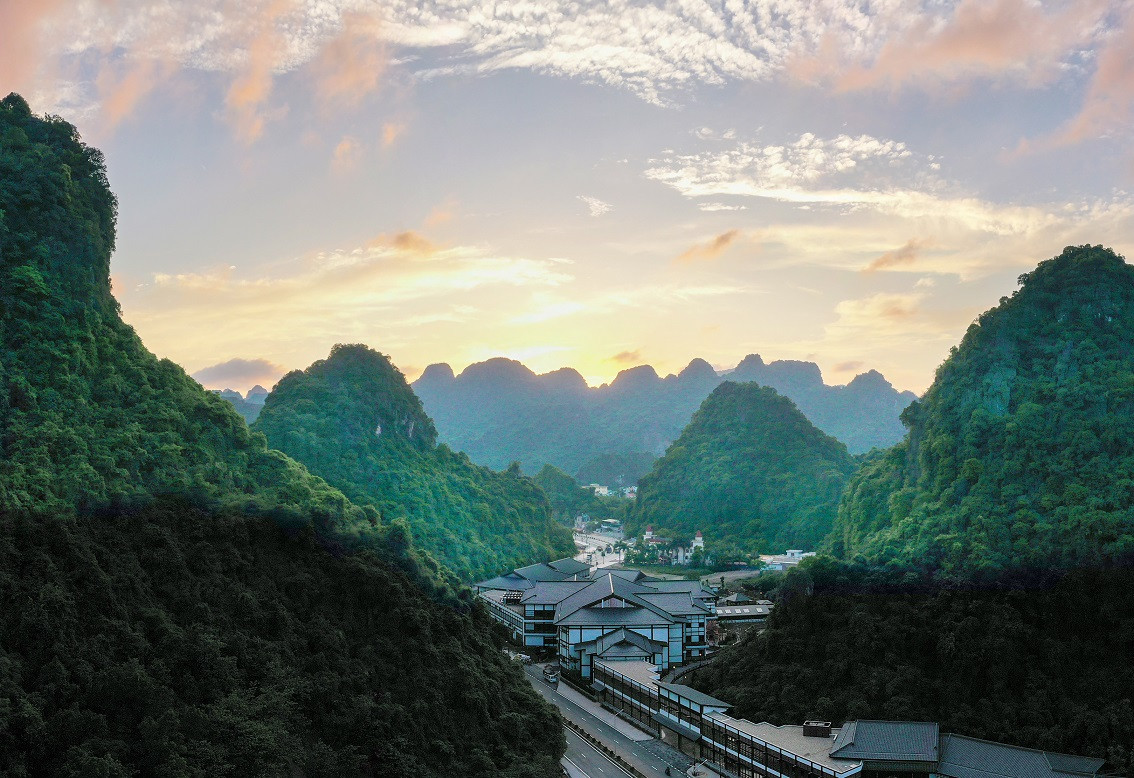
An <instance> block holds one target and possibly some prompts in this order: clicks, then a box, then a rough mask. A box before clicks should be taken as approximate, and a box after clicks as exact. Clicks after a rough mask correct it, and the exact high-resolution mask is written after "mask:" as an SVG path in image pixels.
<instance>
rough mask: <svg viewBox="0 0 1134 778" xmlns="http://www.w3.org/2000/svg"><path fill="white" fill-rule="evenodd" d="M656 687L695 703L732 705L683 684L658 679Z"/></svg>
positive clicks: (718, 706)
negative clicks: (663, 681) (662, 681)
mask: <svg viewBox="0 0 1134 778" xmlns="http://www.w3.org/2000/svg"><path fill="white" fill-rule="evenodd" d="M658 687H660V688H662V689H666V690H667V691H671V692H673V693H674V694H676V695H678V696H679V697H684V698H685V699H687V700H689V701H690V702H694V703H696V704H697V705H708V706H710V707H714V708H731V707H732V706H731V705H729V704H728V703H727V702H724V701H723V700H718V699H717V698H716V697H713V696H710V695H708V694H705V693H704V692H699V691H697V690H696V689H694V688H693V687H692V686H686V685H685V684H680V683H661V682H660V681H659V682H658Z"/></svg>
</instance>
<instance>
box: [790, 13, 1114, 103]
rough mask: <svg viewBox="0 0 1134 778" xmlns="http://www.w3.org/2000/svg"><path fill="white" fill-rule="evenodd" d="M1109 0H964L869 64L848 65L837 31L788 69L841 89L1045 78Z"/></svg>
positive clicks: (925, 20) (1084, 37)
mask: <svg viewBox="0 0 1134 778" xmlns="http://www.w3.org/2000/svg"><path fill="white" fill-rule="evenodd" d="M1106 9H1107V4H1106V2H1104V0H1082V1H1081V2H1074V3H1068V4H1067V5H1066V7H1065V9H1064V10H1062V11H1059V12H1054V13H1048V12H1046V11H1045V8H1044V7H1043V5H1042V4H1039V3H1033V2H1029V0H991V1H990V0H962V2H961V3H960V4H959V5H958V6H957V8H956V10H955V11H954V13H953V15H952V17H950V18H949V19H947V20H946V21H945V22H944V24H942V23H941V22H940V20H938V19H934V18H932V17H922V18H920V19H919V20H918V21H916V22H915V23H914V24H913V25H911V26H910V27H909V28H908V29H907V30H906V32H905V33H904V34H902V35H901V36H898V37H896V38H894V39H893V40H890V41H888V42H887V43H885V44H884V45H883V46H882V48H881V50H880V51H879V52H878V56H877V57H875V58H874V61H873V62H872V63H870V64H868V65H865V64H849V60H850V59H851V58H850V57H849V56H848V55H847V52H845V51H844V50H840V48H839V47H838V45H837V44H836V43H835V41H834V39H833V38H830V37H828V38H824V39H823V40H822V41H820V47H819V52H818V53H817V54H816V55H814V56H811V57H797V58H795V59H793V60H791V61H790V62H789V64H788V68H789V71H790V72H791V73H792V74H793V75H794V76H796V77H797V78H799V79H801V80H804V81H821V80H830V81H833V82H834V84H835V86H836V88H838V89H839V90H841V91H851V90H857V89H870V88H875V87H879V86H886V85H888V86H891V87H893V88H898V87H902V86H905V85H907V84H910V83H916V82H931V83H932V82H940V81H952V80H957V79H960V78H963V77H969V76H974V75H975V76H996V75H999V74H1001V73H1007V72H1017V73H1022V74H1024V75H1025V76H1026V77H1027V79H1028V80H1030V81H1032V82H1035V83H1043V82H1046V81H1049V80H1051V79H1052V78H1054V77H1055V76H1056V75H1057V74H1058V73H1059V65H1060V62H1061V61H1062V59H1063V57H1064V56H1065V55H1066V54H1068V53H1069V52H1071V51H1072V50H1074V49H1075V48H1077V47H1079V46H1081V45H1083V44H1085V43H1086V42H1088V41H1089V40H1090V39H1091V37H1092V35H1093V34H1094V31H1095V29H1096V28H1097V25H1098V24H1099V22H1100V21H1101V20H1102V19H1103V17H1104V14H1105V13H1106Z"/></svg>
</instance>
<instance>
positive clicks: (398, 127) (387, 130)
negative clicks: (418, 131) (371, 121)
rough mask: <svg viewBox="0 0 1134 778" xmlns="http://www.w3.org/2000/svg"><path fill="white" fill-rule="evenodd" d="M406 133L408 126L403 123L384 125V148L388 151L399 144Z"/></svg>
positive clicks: (387, 123)
mask: <svg viewBox="0 0 1134 778" xmlns="http://www.w3.org/2000/svg"><path fill="white" fill-rule="evenodd" d="M405 131H406V125H405V124H403V123H401V122H386V123H385V124H383V125H382V148H384V149H388V148H390V147H391V146H393V145H394V143H395V142H397V140H398V138H400V137H402V134H403V133H404V132H405Z"/></svg>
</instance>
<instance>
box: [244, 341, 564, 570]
mask: <svg viewBox="0 0 1134 778" xmlns="http://www.w3.org/2000/svg"><path fill="white" fill-rule="evenodd" d="M506 369H509V370H513V371H514V370H515V368H514V367H513V366H507V368H506ZM252 429H253V431H254V432H260V433H263V434H264V435H265V437H266V438H267V441H268V443H269V445H271V446H273V447H275V448H278V449H279V450H280V451H283V452H284V453H285V454H288V455H289V456H292V457H294V458H295V459H296V460H297V461H299V462H302V463H303V464H304V465H306V466H307V467H308V468H309V469H310V470H311V471H312V472H313V473H315V474H317V475H319V476H321V477H323V478H325V479H326V480H327V481H328V483H330V484H333V485H334V486H336V487H337V488H339V489H341V490H342V491H343V492H344V493H345V494H346V495H347V497H349V498H350V499H351V500H352V501H353V502H355V503H357V504H359V505H364V506H371V507H373V508H375V509H377V511H378V513H379V518H380V519H381V520H382V521H383V522H386V523H389V522H391V521H398V520H404V521H405V522H407V524H408V527H409V530H410V532H411V533H412V535H413V537H414V540H415V545H416V546H417V547H419V548H421V549H422V550H424V551H426V552H428V553H430V554H432V555H433V556H434V557H435V558H437V559H438V560H439V561H440V562H441V563H442V564H444V565H445V566H446V567H448V568H449V569H451V570H453V571H455V572H456V573H457V575H458V577H460V578H462V579H463V580H465V581H466V582H471V581H473V580H476V579H477V578H485V577H489V576H491V575H492V574H494V573H497V572H499V571H500V570H505V569H509V568H514V567H519V566H523V565H524V564H529V563H530V562H531V561H532V560H533V559H551V558H555V557H562V556H571V555H572V552H573V551H574V550H575V548H574V544H573V543H572V541H571V537H570V533H569V532H568V531H567V529H566V528H565V527H563V526H561V525H559V524H558V523H556V522H554V521H553V520H552V517H551V514H550V511H549V508H548V506H547V502H546V500H545V498H544V497H543V495H542V493H541V492H540V491H539V490H538V488H536V487H535V485H534V484H532V483H531V482H530V481H529V480H528V479H526V478H524V477H523V476H521V475H520V474H518V473H514V472H512V471H510V470H505V471H504V472H500V473H498V472H493V471H491V470H489V469H488V468H484V467H480V466H477V465H474V464H472V463H471V462H470V461H469V460H468V458H467V457H465V456H463V455H461V454H457V453H455V452H453V451H452V450H450V449H449V448H448V447H447V446H444V445H442V446H438V445H437V430H436V428H435V427H434V425H433V422H432V420H431V419H430V418H429V417H428V415H426V413H425V411H424V409H423V407H422V404H421V400H420V399H418V397H417V395H415V394H414V393H413V391H412V390H411V389H410V387H409V384H408V383H406V380H405V377H404V376H403V375H402V373H401V371H400V370H398V368H397V367H395V366H394V365H393V364H392V363H391V362H390V360H389V359H388V358H387V357H386V356H384V355H382V354H380V353H378V352H377V351H374V350H373V349H370V348H368V347H367V346H363V345H361V344H355V345H342V344H340V345H337V346H335V347H334V348H333V349H332V350H331V353H330V356H328V357H327V358H326V359H322V360H319V361H317V362H315V363H314V364H312V365H311V366H310V367H308V368H306V369H305V370H301V371H300V370H296V371H293V372H291V373H288V374H287V375H286V376H284V377H283V378H282V379H280V381H279V383H277V384H276V387H275V389H273V391H272V393H271V394H270V395H268V397H267V400H266V401H265V403H264V410H263V412H262V413H261V414H260V416H259V418H258V419H257V420H256V423H255V424H254V425H253V427H252Z"/></svg>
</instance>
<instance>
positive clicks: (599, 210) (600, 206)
mask: <svg viewBox="0 0 1134 778" xmlns="http://www.w3.org/2000/svg"><path fill="white" fill-rule="evenodd" d="M578 199H579V200H582V201H583V202H584V203H586V204H587V208H588V210H590V212H591V216H602V215H603V214H605V213H609V212H610V211H611V210H613V209H614V206H613V205H611V204H610V203H607V202H603V201H602V200H600V199H598V198H597V197H590V196H589V195H579V196H578Z"/></svg>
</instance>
